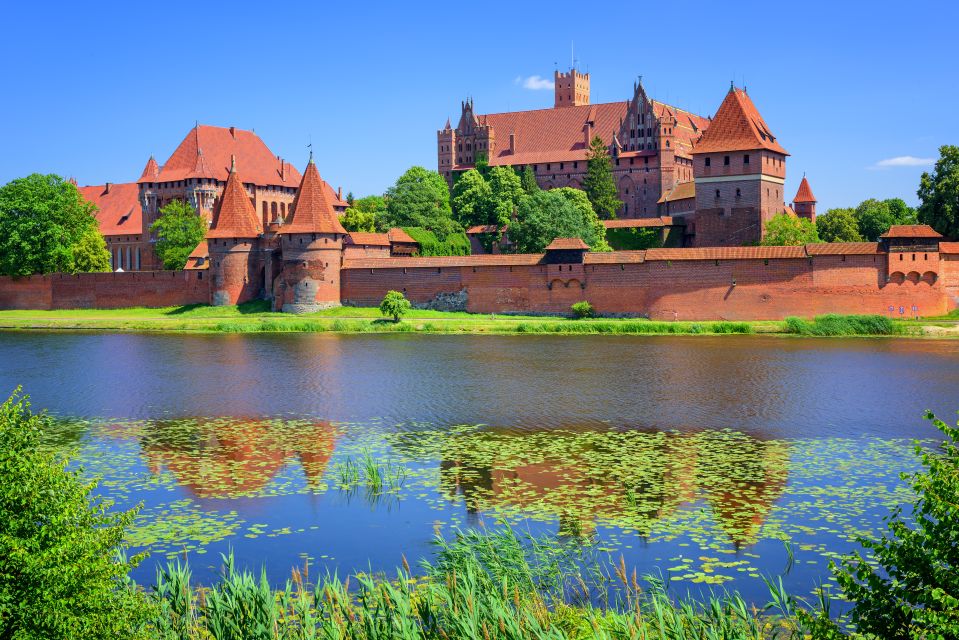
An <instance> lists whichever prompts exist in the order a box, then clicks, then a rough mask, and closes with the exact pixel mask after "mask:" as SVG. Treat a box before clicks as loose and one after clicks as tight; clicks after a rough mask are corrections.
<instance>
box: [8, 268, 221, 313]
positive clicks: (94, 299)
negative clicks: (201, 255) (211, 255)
mask: <svg viewBox="0 0 959 640" xmlns="http://www.w3.org/2000/svg"><path fill="white" fill-rule="evenodd" d="M209 301H210V283H209V276H207V275H205V274H204V272H203V271H137V272H120V273H80V274H76V275H68V274H53V275H45V276H22V277H9V276H2V277H0V309H43V310H49V309H118V308H123V307H171V306H180V305H185V304H198V303H203V304H205V303H208V302H209Z"/></svg>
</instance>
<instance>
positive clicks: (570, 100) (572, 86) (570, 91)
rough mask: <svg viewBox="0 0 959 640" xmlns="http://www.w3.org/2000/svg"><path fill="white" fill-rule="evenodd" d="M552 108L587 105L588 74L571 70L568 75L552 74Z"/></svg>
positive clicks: (555, 72)
mask: <svg viewBox="0 0 959 640" xmlns="http://www.w3.org/2000/svg"><path fill="white" fill-rule="evenodd" d="M553 86H554V87H553V94H554V101H553V106H554V107H557V108H558V107H578V106H580V105H584V104H589V74H588V73H580V72H579V71H577V70H576V68H575V67H574V68H571V69H570V70H569V73H560V72H559V71H558V70H557V71H554V72H553Z"/></svg>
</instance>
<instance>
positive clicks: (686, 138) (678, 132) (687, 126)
mask: <svg viewBox="0 0 959 640" xmlns="http://www.w3.org/2000/svg"><path fill="white" fill-rule="evenodd" d="M651 102H652V104H653V112H654V113H655V114H656V117H657V118H659V119H661V120H662V119H663V118H668V117H674V118H676V124H675V125H674V126H671V129H672V130H673V147H672V148H673V151H674V152H675V153H676V154H677V155H681V156H687V157H689V156H690V155H692V149H693V147H694V146H695V144H696V141H697V140H699V138H700V136H702V135H703V131H705V130H706V129H707V128H708V127H709V126H710V121H709V118H704V117H702V116H698V115H696V114H695V113H690V112H688V111H684V110H683V109H678V108H676V107H673V106H670V105H668V104H664V103H662V102H659V101H658V100H652V101H651Z"/></svg>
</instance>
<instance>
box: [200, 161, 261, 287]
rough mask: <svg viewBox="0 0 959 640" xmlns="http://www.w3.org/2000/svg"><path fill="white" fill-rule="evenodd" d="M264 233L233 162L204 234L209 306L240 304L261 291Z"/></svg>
mask: <svg viewBox="0 0 959 640" xmlns="http://www.w3.org/2000/svg"><path fill="white" fill-rule="evenodd" d="M262 232H263V230H262V229H261V228H260V220H259V218H258V217H257V215H256V210H255V209H254V208H253V203H252V202H251V200H250V196H249V195H248V194H247V192H246V189H245V188H244V187H243V182H242V181H241V180H240V177H239V175H238V174H237V171H236V159H235V158H234V160H233V164H232V167H231V168H230V177H229V178H228V179H227V181H226V186H225V187H224V189H223V196H222V197H221V198H220V200H219V201H218V202H217V204H216V207H215V208H214V211H213V222H212V224H211V226H210V230H209V231H208V232H207V234H206V237H207V245H208V248H209V251H210V275H211V276H212V280H213V281H212V283H211V286H210V304H213V305H215V306H224V305H233V304H240V303H242V302H247V301H249V300H253V299H254V298H256V297H258V296H259V295H260V292H261V291H262V290H263V265H262V264H261V262H262V260H261V258H260V253H261V252H260V251H259V250H258V249H259V239H260V235H261V234H262Z"/></svg>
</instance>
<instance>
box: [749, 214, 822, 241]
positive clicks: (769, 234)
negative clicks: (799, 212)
mask: <svg viewBox="0 0 959 640" xmlns="http://www.w3.org/2000/svg"><path fill="white" fill-rule="evenodd" d="M810 242H819V236H818V235H817V233H816V225H815V224H813V222H812V221H811V220H807V219H806V218H799V217H797V216H791V215H789V214H788V213H780V214H777V215H775V216H773V217H772V218H771V219H770V220H769V222H767V223H766V229H765V233H764V235H763V239H762V242H761V243H760V244H762V245H764V246H767V247H781V246H797V245H801V244H807V243H810Z"/></svg>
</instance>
